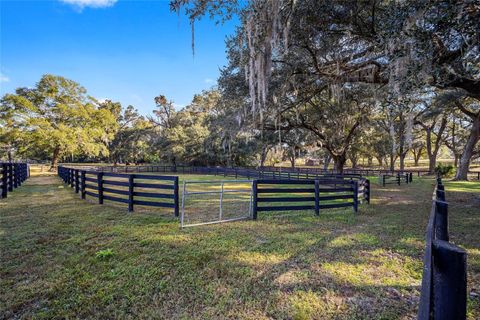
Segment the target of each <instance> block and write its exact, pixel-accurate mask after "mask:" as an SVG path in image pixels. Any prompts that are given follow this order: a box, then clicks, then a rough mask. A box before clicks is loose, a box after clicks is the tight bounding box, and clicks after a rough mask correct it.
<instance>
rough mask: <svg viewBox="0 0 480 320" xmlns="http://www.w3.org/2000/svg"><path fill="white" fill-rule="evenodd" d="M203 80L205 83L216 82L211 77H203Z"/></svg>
mask: <svg viewBox="0 0 480 320" xmlns="http://www.w3.org/2000/svg"><path fill="white" fill-rule="evenodd" d="M203 81H204V82H205V83H207V84H213V83H216V81H215V80H213V79H210V78H205V80H203Z"/></svg>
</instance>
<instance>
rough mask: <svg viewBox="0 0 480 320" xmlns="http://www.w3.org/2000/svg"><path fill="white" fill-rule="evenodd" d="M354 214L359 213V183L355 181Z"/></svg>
mask: <svg viewBox="0 0 480 320" xmlns="http://www.w3.org/2000/svg"><path fill="white" fill-rule="evenodd" d="M353 212H355V213H357V212H358V181H353Z"/></svg>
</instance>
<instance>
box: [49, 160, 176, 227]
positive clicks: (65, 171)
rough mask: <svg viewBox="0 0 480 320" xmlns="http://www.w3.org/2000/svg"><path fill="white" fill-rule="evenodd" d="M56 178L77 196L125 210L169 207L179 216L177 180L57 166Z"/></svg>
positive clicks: (157, 176)
mask: <svg viewBox="0 0 480 320" xmlns="http://www.w3.org/2000/svg"><path fill="white" fill-rule="evenodd" d="M58 175H59V176H60V177H61V178H62V179H63V181H64V182H65V183H66V184H67V185H70V187H72V188H74V189H75V193H80V195H81V198H82V199H85V198H86V196H90V197H94V198H97V199H98V203H99V204H103V202H104V200H108V201H113V202H120V203H125V204H127V205H128V211H129V212H132V211H133V210H134V206H147V207H162V208H172V209H173V211H174V214H175V216H176V217H178V216H179V194H178V177H174V176H159V175H144V174H138V175H136V174H128V173H111V172H102V171H91V170H82V169H75V168H67V167H62V166H59V167H58Z"/></svg>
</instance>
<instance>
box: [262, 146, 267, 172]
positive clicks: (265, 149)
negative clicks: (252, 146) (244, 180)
mask: <svg viewBox="0 0 480 320" xmlns="http://www.w3.org/2000/svg"><path fill="white" fill-rule="evenodd" d="M267 155H268V148H266V147H263V148H262V154H261V155H260V168H263V167H264V166H265V161H266V160H267Z"/></svg>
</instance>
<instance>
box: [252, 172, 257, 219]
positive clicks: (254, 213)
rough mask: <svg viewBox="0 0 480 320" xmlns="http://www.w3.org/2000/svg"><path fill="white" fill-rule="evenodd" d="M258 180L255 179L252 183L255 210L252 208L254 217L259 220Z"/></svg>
mask: <svg viewBox="0 0 480 320" xmlns="http://www.w3.org/2000/svg"><path fill="white" fill-rule="evenodd" d="M257 188H258V180H253V183H252V193H253V210H252V219H253V220H257V200H258V193H257V191H258V190H257Z"/></svg>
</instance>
